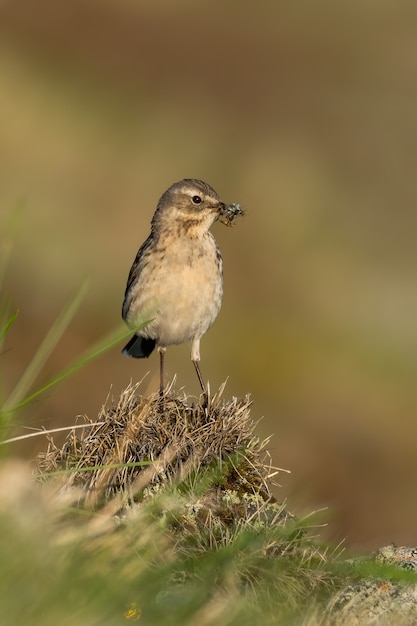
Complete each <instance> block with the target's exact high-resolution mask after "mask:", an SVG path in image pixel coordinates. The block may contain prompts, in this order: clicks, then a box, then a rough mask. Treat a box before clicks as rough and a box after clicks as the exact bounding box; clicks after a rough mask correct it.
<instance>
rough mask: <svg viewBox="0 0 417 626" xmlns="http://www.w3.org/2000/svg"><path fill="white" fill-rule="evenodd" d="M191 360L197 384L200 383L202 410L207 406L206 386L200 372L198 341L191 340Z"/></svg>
mask: <svg viewBox="0 0 417 626" xmlns="http://www.w3.org/2000/svg"><path fill="white" fill-rule="evenodd" d="M191 360H192V362H193V364H194V367H195V371H196V372H197V378H198V382H199V383H200V387H201V391H202V392H203V395H204V401H203V408H204V409H205V408H207V405H208V393H207V389H206V386H205V385H204V380H203V376H202V374H201V370H200V365H199V361H200V339H193V341H192V343H191Z"/></svg>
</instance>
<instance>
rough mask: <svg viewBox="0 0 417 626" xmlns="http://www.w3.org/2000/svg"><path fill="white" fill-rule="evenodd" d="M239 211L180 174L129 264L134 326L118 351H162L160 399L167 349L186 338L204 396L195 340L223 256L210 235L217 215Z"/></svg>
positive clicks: (128, 306)
mask: <svg viewBox="0 0 417 626" xmlns="http://www.w3.org/2000/svg"><path fill="white" fill-rule="evenodd" d="M239 212H243V211H241V209H240V207H239V205H235V204H226V203H224V202H222V201H221V200H220V198H219V195H218V194H217V192H216V191H215V190H214V189H213V188H212V187H210V185H208V184H207V183H205V182H203V181H202V180H197V179H192V178H185V179H183V180H181V181H179V182H176V183H174V184H173V185H171V186H170V187H169V188H168V189H167V191H165V193H163V194H162V196H161V198H160V199H159V201H158V204H157V207H156V210H155V213H154V215H153V217H152V220H151V232H150V234H149V236H148V238H147V239H146V240H145V241H144V243H143V244H142V245H141V246H140V248H139V251H138V253H137V254H136V258H135V260H134V262H133V265H132V267H131V269H130V272H129V276H128V280H127V285H126V290H125V295H124V300H123V307H122V317H123V319H124V321H125V322H126V323H127V325H128V326H129V327H130V328H131V329H132V330H133V331H134V335H133V337H132V338H131V339H130V341H129V342H128V343H127V344H126V346H125V347H124V348H123V350H122V353H123V354H125V355H127V356H130V357H134V358H139V359H140V358H146V357H149V355H150V354H151V353H152V352H153V350H154V349H155V347H156V348H157V350H158V352H159V364H160V367H159V397H160V400H162V398H163V396H164V356H165V352H166V349H167V347H168V346H171V345H173V344H182V343H185V342H186V341H189V342H190V343H191V361H192V362H193V364H194V367H195V371H196V373H197V377H198V381H199V384H200V387H201V390H202V392H203V394H204V397H205V399H206V401H207V388H206V386H205V384H204V380H203V377H202V374H201V370H200V366H199V362H200V340H201V338H202V336H203V335H204V334H205V333H206V331H207V330H208V329H209V328H210V326H211V325H212V324H213V322H214V320H215V319H216V317H217V315H218V313H219V311H220V307H221V303H222V297H223V261H222V255H221V252H220V250H219V247H218V245H217V243H216V241H215V239H214V236H213V234H212V233H211V232H210V227H211V226H212V224H213V222H215V221H216V220H217V219H220V221H222V222H223V223H225V224H227V225H230V223H231V221H232V219H233V218H234V217H235V215H236V214H237V213H239Z"/></svg>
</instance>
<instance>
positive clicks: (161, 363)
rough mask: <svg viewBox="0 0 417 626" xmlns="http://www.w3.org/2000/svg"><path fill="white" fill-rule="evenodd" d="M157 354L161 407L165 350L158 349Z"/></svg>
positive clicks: (161, 401) (160, 401)
mask: <svg viewBox="0 0 417 626" xmlns="http://www.w3.org/2000/svg"><path fill="white" fill-rule="evenodd" d="M158 352H159V404H160V406H162V403H163V399H164V356H165V352H166V348H161V347H160V346H159V347H158Z"/></svg>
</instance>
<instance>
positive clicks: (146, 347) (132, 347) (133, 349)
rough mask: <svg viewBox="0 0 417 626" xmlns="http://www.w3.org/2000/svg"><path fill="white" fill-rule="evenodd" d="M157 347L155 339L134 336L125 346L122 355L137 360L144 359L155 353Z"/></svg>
mask: <svg viewBox="0 0 417 626" xmlns="http://www.w3.org/2000/svg"><path fill="white" fill-rule="evenodd" d="M155 346H156V341H155V339H147V338H146V337H139V335H133V337H132V339H131V340H130V341H129V343H127V344H126V345H125V347H124V348H123V350H122V354H125V355H126V356H132V357H134V358H135V359H143V358H145V357H148V356H149V355H150V354H151V352H153V350H154V348H155Z"/></svg>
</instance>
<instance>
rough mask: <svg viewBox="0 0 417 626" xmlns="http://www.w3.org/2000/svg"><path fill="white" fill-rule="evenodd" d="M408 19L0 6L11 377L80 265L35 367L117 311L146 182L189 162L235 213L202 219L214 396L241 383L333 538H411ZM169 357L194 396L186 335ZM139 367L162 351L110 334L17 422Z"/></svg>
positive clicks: (386, 8) (152, 365)
mask: <svg viewBox="0 0 417 626" xmlns="http://www.w3.org/2000/svg"><path fill="white" fill-rule="evenodd" d="M416 26H417V5H416V3H415V2H414V1H413V0H410V2H406V1H403V0H399V1H397V2H395V3H390V2H383V1H380V2H367V3H364V2H363V0H361V1H357V0H349V1H340V2H337V3H336V2H330V1H329V2H321V1H318V2H314V3H312V2H310V1H309V0H305V1H304V2H303V1H301V2H297V3H287V2H268V1H266V0H263V1H262V2H259V3H249V2H242V1H239V2H238V1H237V0H236V1H232V0H223V1H222V2H220V1H210V2H209V1H208V0H202V1H200V2H199V3H195V2H191V0H182V1H180V0H177V1H176V2H172V1H171V0H158V1H157V2H155V1H154V2H150V1H144V2H140V3H138V2H133V1H132V0H75V1H73V2H71V3H69V2H62V1H61V2H60V1H57V0H37V1H36V3H34V2H30V1H29V0H15V1H14V2H11V1H10V2H7V1H4V2H3V3H2V4H1V6H0V216H1V217H0V228H1V229H2V230H3V229H4V228H5V225H6V223H7V222H8V220H9V218H10V215H11V214H12V213H13V210H14V208H15V207H16V205H17V204H19V203H23V204H24V206H25V210H24V215H23V219H22V222H21V227H20V230H19V233H18V237H17V242H16V247H15V250H14V254H13V256H12V259H11V263H10V266H9V272H8V276H7V283H6V293H5V294H2V295H3V296H7V298H9V301H10V304H11V307H12V309H15V308H19V309H20V316H19V319H18V322H17V323H16V324H15V326H14V328H13V331H12V332H11V333H10V335H9V337H8V340H7V344H6V348H7V350H6V352H5V353H4V354H3V355H2V356H1V359H2V364H1V365H2V368H3V371H4V373H5V375H6V381H5V386H6V389H10V388H11V387H12V385H13V383H14V382H15V381H16V380H17V379H18V377H19V374H20V373H21V372H22V371H23V369H24V367H25V364H27V362H28V360H29V359H30V357H31V355H32V354H33V352H34V351H35V350H36V347H37V346H38V345H39V343H40V341H41V339H42V338H43V337H44V335H45V333H46V332H47V330H48V328H49V327H50V326H51V324H52V322H53V320H54V319H55V318H56V316H57V315H58V313H59V311H60V310H61V309H62V307H63V306H64V305H65V303H66V302H68V300H69V299H70V298H71V296H72V294H73V292H74V290H75V289H76V288H77V287H78V286H79V285H80V283H81V282H82V280H83V279H84V278H85V277H86V276H87V277H89V279H90V289H89V294H88V297H87V298H86V300H85V301H84V303H83V305H82V307H81V309H80V310H79V312H78V314H77V316H76V318H75V319H74V321H73V323H72V325H71V327H70V330H69V331H68V332H67V334H66V336H65V339H63V340H62V341H61V343H60V344H59V347H58V349H57V350H56V351H55V353H54V356H53V358H52V359H51V360H50V361H49V362H48V364H47V366H46V368H45V370H44V372H43V374H42V379H41V380H40V381H39V383H41V382H42V381H45V380H47V379H48V378H50V377H51V376H53V375H54V374H56V373H57V372H58V371H60V370H61V369H63V368H64V367H65V366H66V365H68V364H69V363H71V362H72V361H73V359H75V358H76V357H77V356H78V355H80V354H82V353H83V352H85V351H86V350H87V349H88V347H89V346H91V345H92V344H93V343H94V342H95V341H96V340H97V339H98V338H100V337H101V336H103V335H104V334H106V333H107V332H109V331H110V330H111V329H113V328H115V327H117V326H118V325H119V323H120V307H121V301H122V297H123V292H124V287H125V281H126V278H127V273H128V270H129V267H130V264H131V262H132V260H133V258H134V256H135V254H136V251H137V248H138V246H139V244H140V243H141V242H142V241H143V240H144V239H145V237H146V236H147V234H148V232H149V221H150V218H151V216H152V213H153V210H154V208H155V204H156V201H157V200H158V198H159V196H160V195H161V193H162V192H163V191H164V190H165V189H166V188H167V187H168V186H169V185H170V184H171V183H173V182H175V181H176V180H179V179H181V178H183V177H197V178H202V179H204V180H206V181H207V182H209V183H210V184H211V185H213V186H214V188H215V189H216V190H217V191H218V192H219V194H220V195H221V197H222V198H223V199H225V200H226V201H234V202H239V203H241V204H242V205H243V206H244V207H245V208H246V210H247V217H246V218H245V219H244V220H239V221H238V223H237V225H236V227H235V228H234V229H227V228H224V227H223V226H221V225H220V224H216V225H215V226H214V228H213V231H214V234H215V236H216V238H217V240H218V242H219V244H220V246H221V249H222V251H223V256H224V263H225V298H224V303H223V309H222V312H221V315H220V317H219V318H218V320H217V321H216V323H215V325H214V326H213V328H212V329H211V330H210V331H209V333H208V334H207V335H206V336H205V338H204V339H203V341H202V371H203V373H204V374H205V376H206V377H208V378H209V379H210V382H211V387H212V389H213V388H217V386H218V385H219V384H220V383H221V382H222V381H223V380H224V379H225V378H226V377H228V379H229V380H228V384H227V394H229V395H242V394H245V393H246V392H250V393H251V394H252V396H253V399H254V407H253V416H254V418H256V419H257V418H260V417H261V416H262V415H264V416H265V417H264V419H263V421H262V422H261V423H260V425H259V427H258V430H259V433H260V435H261V436H266V435H269V434H270V433H274V437H273V439H272V442H271V445H270V449H271V453H272V455H273V460H274V462H275V464H277V465H279V466H280V467H284V468H288V469H290V470H291V472H292V473H291V474H290V475H286V474H282V475H281V477H280V479H281V483H282V488H281V490H279V491H277V495H278V497H279V498H284V497H288V499H289V505H288V506H289V508H290V509H291V510H293V511H294V512H296V513H298V514H302V513H307V512H309V511H311V510H312V509H316V508H320V507H322V506H327V507H329V510H328V511H327V512H325V513H324V514H323V516H322V517H323V519H324V520H325V521H328V522H329V525H328V527H327V529H326V530H325V531H321V532H322V536H323V535H325V536H327V537H329V538H331V539H332V540H334V541H337V540H339V539H342V538H344V537H346V538H347V539H346V541H347V544H348V545H349V546H351V547H353V548H356V549H358V550H363V549H365V548H366V549H369V548H374V547H377V546H380V545H381V544H383V543H384V542H385V543H386V542H390V541H394V542H396V543H397V544H403V543H411V544H413V545H415V544H416V543H417V534H416V521H417V498H416V469H417V468H416V464H417V460H416V452H415V439H416V435H417V426H416V406H417V385H416V375H417V280H416V260H417V254H416V243H415V239H416V226H417V211H416V204H417V177H416V173H415V161H416V155H417V37H416ZM121 347H122V345H120V348H121ZM167 370H168V373H169V375H170V376H172V375H174V374H175V373H176V374H177V376H178V378H177V385H178V386H185V389H186V390H187V391H188V392H189V393H192V394H196V393H198V384H197V380H196V377H195V373H194V371H193V368H192V366H191V363H190V361H189V347H188V346H181V347H173V348H171V349H170V350H169V351H168V353H167ZM147 371H149V372H150V374H149V375H148V376H147V378H146V380H145V383H144V386H143V390H144V391H145V392H146V393H147V392H148V391H149V390H151V389H155V388H156V385H157V375H158V364H157V357H156V356H155V355H153V356H152V357H151V358H150V360H149V361H133V360H129V359H125V358H123V357H122V356H121V355H120V351H119V348H117V349H114V350H112V351H111V352H110V353H108V354H107V355H106V356H105V357H102V358H100V359H99V360H97V361H95V362H93V363H92V364H90V365H89V366H88V367H86V368H85V369H84V370H82V371H81V372H79V373H77V374H76V375H74V376H73V377H72V378H71V379H70V380H68V381H67V382H65V383H63V384H61V385H60V386H59V387H58V388H57V389H55V391H54V392H51V393H50V394H49V395H48V397H47V398H44V399H43V400H42V401H39V402H37V403H35V404H34V405H33V406H32V407H30V409H29V410H26V411H25V412H24V413H23V414H22V415H20V421H21V423H23V424H25V425H28V426H39V425H45V426H46V427H56V426H59V425H61V424H71V423H73V421H74V417H75V416H76V415H77V414H83V413H87V414H88V415H89V416H91V417H94V416H95V415H96V414H97V411H98V410H99V409H100V407H101V405H102V403H104V401H105V400H106V397H107V395H108V393H109V389H110V387H112V393H114V394H115V395H117V394H118V393H119V392H120V391H121V389H123V388H124V387H125V386H126V384H127V383H128V382H129V380H130V379H131V378H132V379H133V380H138V379H140V378H142V377H143V375H144V374H145V373H146V372H147ZM36 445H37V446H39V445H41V442H40V441H37V442H36ZM42 445H43V444H42ZM31 446H32V447H31V448H30V449H28V448H27V447H26V448H24V449H23V448H18V447H16V451H17V452H19V453H20V454H28V455H29V454H33V453H34V451H35V449H36V448H35V449H34V446H35V443H34V440H32V442H31Z"/></svg>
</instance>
